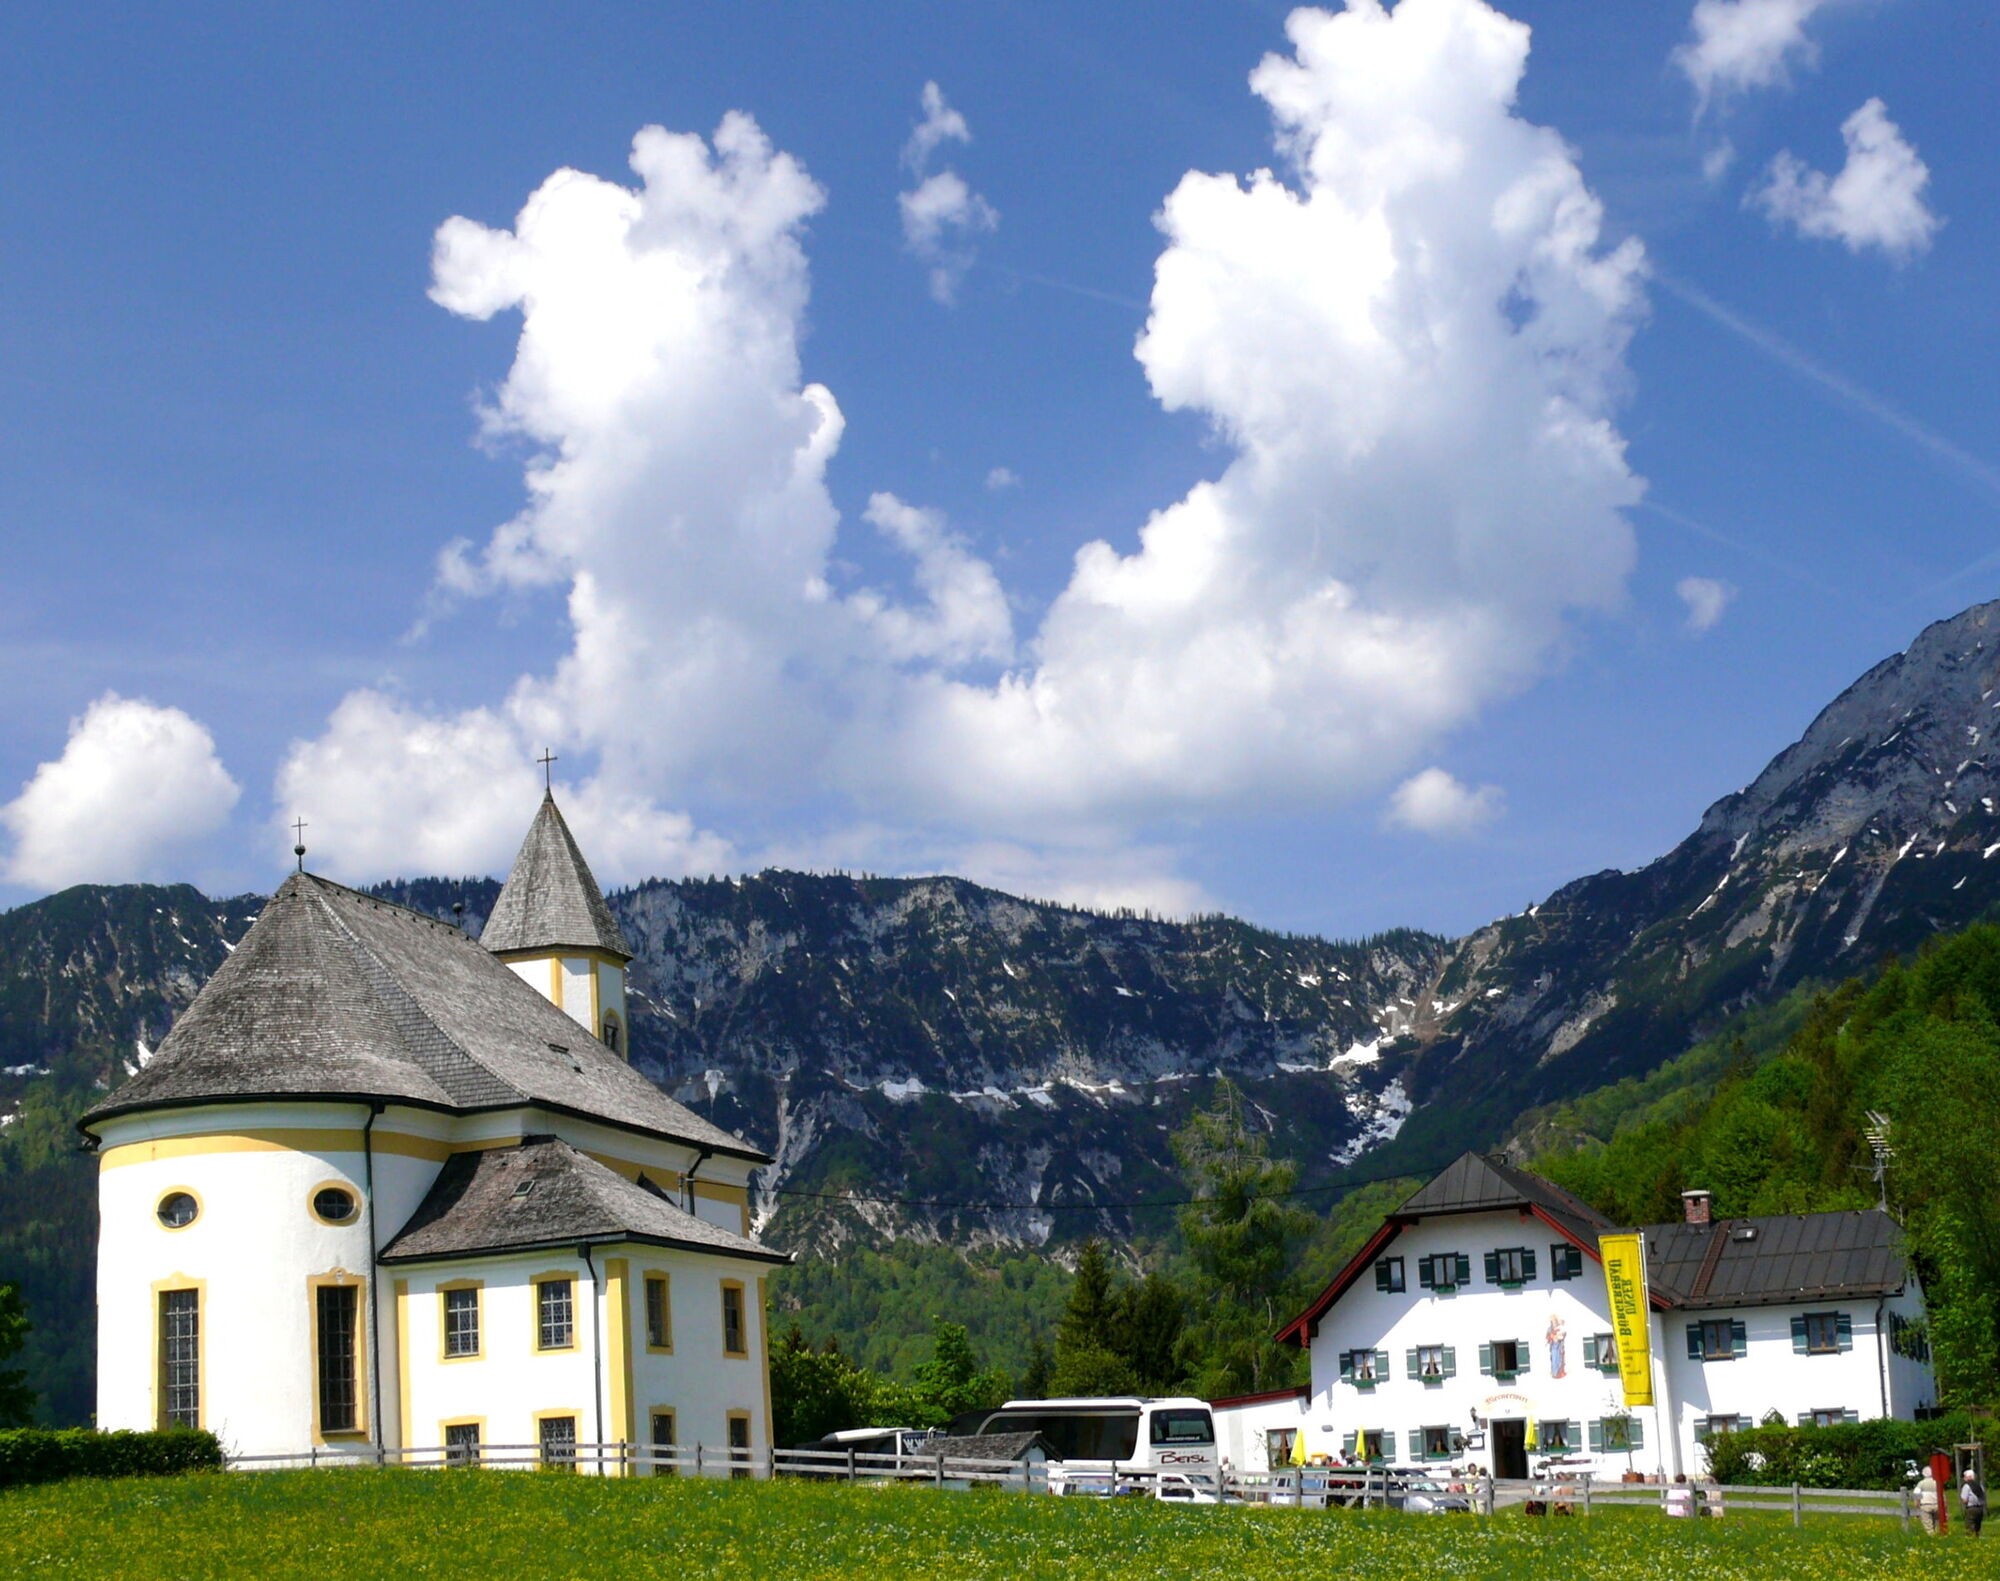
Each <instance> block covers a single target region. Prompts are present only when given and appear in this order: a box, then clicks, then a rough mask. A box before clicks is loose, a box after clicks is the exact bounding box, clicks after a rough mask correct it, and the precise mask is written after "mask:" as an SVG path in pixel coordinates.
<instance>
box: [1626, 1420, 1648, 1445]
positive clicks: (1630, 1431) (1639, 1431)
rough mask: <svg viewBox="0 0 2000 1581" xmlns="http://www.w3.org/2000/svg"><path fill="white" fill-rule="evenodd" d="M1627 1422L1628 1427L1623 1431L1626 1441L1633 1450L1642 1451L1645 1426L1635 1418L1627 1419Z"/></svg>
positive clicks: (1644, 1442)
mask: <svg viewBox="0 0 2000 1581" xmlns="http://www.w3.org/2000/svg"><path fill="white" fill-rule="evenodd" d="M1627 1422H1628V1423H1629V1425H1628V1426H1627V1427H1626V1429H1625V1434H1626V1441H1627V1442H1628V1443H1629V1444H1630V1445H1631V1446H1632V1448H1634V1449H1644V1448H1645V1447H1646V1424H1645V1423H1644V1422H1642V1421H1640V1420H1639V1418H1638V1417H1636V1416H1634V1417H1628V1418H1627Z"/></svg>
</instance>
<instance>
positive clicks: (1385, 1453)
mask: <svg viewBox="0 0 2000 1581" xmlns="http://www.w3.org/2000/svg"><path fill="white" fill-rule="evenodd" d="M1382 1458H1383V1459H1384V1460H1394V1459H1395V1458H1396V1435H1395V1434H1394V1433H1392V1432H1390V1431H1388V1430H1387V1429H1386V1428H1385V1429H1384V1430H1383V1433H1382Z"/></svg>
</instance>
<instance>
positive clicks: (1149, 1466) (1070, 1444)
mask: <svg viewBox="0 0 2000 1581" xmlns="http://www.w3.org/2000/svg"><path fill="white" fill-rule="evenodd" d="M979 1431H980V1432H982V1433H1040V1434H1041V1435H1042V1437H1043V1438H1044V1439H1046V1440H1047V1441H1048V1445H1049V1491H1050V1492H1051V1493H1061V1492H1067V1491H1070V1490H1071V1489H1074V1490H1075V1491H1076V1492H1079V1493H1081V1492H1085V1491H1090V1492H1099V1493H1103V1492H1113V1491H1117V1490H1118V1489H1120V1488H1121V1487H1127V1486H1129V1487H1130V1488H1132V1489H1133V1490H1135V1491H1139V1492H1146V1493H1152V1494H1155V1495H1156V1496H1157V1495H1158V1493H1159V1492H1160V1491H1161V1489H1162V1487H1163V1486H1164V1485H1166V1484H1167V1483H1171V1484H1172V1485H1174V1486H1175V1487H1177V1488H1181V1487H1187V1486H1189V1485H1191V1486H1192V1487H1194V1488H1197V1489H1200V1490H1203V1491H1204V1492H1206V1493H1208V1494H1210V1495H1212V1496H1216V1497H1219V1496H1220V1495H1221V1493H1222V1479H1221V1475H1220V1463H1219V1461H1218V1460H1217V1457H1216V1451H1215V1419H1214V1418H1213V1417H1212V1416H1211V1415H1210V1414H1209V1409H1208V1402H1207V1401H1206V1400H1195V1399H1189V1398H1185V1397H1180V1398H1171V1399H1160V1400H1149V1399H1141V1398H1139V1397H1138V1396H1135V1395H1120V1396H1110V1397H1107V1398H1102V1399H1095V1400H1009V1401H1008V1402H1007V1403H1006V1404H1005V1405H1003V1406H1001V1407H1000V1409H999V1410H997V1411H995V1412H993V1414H992V1415H990V1416H988V1417H987V1418H986V1420H985V1421H984V1422H983V1423H982V1424H981V1425H980V1428H979ZM1182 1478H1185V1479H1186V1481H1185V1482H1182V1481H1181V1479H1182ZM1183 1496H1185V1495H1183Z"/></svg>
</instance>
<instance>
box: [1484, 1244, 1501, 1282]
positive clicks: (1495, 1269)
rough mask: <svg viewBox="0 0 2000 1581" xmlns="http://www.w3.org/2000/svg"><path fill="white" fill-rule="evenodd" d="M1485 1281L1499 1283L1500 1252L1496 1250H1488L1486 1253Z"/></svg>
mask: <svg viewBox="0 0 2000 1581" xmlns="http://www.w3.org/2000/svg"><path fill="white" fill-rule="evenodd" d="M1486 1282H1487V1283H1488V1284H1489V1285H1497V1284H1498V1283H1500V1254H1499V1253H1498V1252H1488V1253H1487V1254H1486Z"/></svg>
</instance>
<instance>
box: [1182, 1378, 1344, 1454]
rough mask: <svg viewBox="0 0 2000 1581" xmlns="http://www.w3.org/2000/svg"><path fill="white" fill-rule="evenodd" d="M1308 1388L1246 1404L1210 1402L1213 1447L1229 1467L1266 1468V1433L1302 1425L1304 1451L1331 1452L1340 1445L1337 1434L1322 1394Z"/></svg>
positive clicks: (1267, 1440)
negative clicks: (1272, 1398) (1334, 1433)
mask: <svg viewBox="0 0 2000 1581" xmlns="http://www.w3.org/2000/svg"><path fill="white" fill-rule="evenodd" d="M1317 1398H1318V1399H1319V1405H1318V1407H1317V1408H1315V1406H1314V1404H1313V1401H1314V1399H1315V1396H1314V1395H1313V1393H1312V1392H1311V1391H1310V1390H1306V1391H1304V1392H1302V1393H1299V1394H1296V1395H1287V1396H1285V1397H1283V1398H1281V1399H1276V1400H1258V1401H1255V1402H1253V1403H1251V1404H1247V1405H1213V1404H1212V1405H1211V1406H1210V1407H1209V1412H1210V1414H1211V1415H1212V1416H1213V1417H1214V1418H1215V1451H1216V1454H1217V1455H1219V1456H1220V1457H1221V1458H1222V1460H1223V1461H1224V1462H1225V1463H1226V1464H1227V1465H1228V1466H1229V1468H1230V1469H1231V1470H1232V1471H1241V1472H1262V1471H1266V1470H1268V1469H1269V1464H1270V1461H1269V1453H1268V1447H1267V1446H1268V1445H1269V1443H1270V1440H1269V1439H1268V1438H1267V1437H1266V1434H1268V1433H1270V1432H1272V1431H1275V1430H1279V1429H1286V1428H1289V1429H1291V1430H1292V1431H1293V1432H1297V1431H1298V1430H1299V1429H1300V1428H1304V1429H1305V1434H1306V1453H1307V1454H1309V1455H1316V1454H1319V1453H1321V1452H1322V1451H1324V1452H1325V1453H1328V1454H1331V1453H1333V1452H1335V1451H1337V1450H1338V1449H1339V1448H1340V1442H1339V1440H1338V1438H1336V1437H1334V1436H1333V1423H1332V1420H1331V1419H1330V1417H1329V1415H1328V1412H1327V1409H1326V1401H1325V1397H1324V1396H1319V1397H1317Z"/></svg>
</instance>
